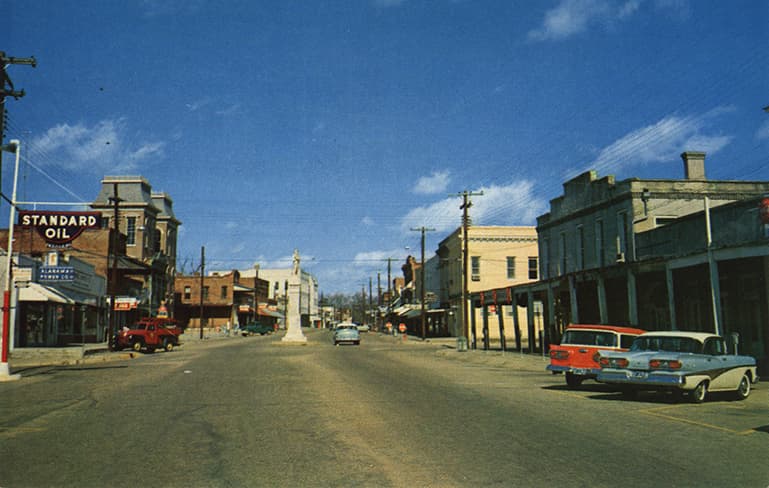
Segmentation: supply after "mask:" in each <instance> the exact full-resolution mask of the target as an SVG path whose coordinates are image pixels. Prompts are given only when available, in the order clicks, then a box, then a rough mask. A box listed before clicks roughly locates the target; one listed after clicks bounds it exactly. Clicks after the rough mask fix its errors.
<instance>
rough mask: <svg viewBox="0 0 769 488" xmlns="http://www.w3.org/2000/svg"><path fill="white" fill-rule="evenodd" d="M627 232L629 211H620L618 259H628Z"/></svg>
mask: <svg viewBox="0 0 769 488" xmlns="http://www.w3.org/2000/svg"><path fill="white" fill-rule="evenodd" d="M627 234H628V226H627V212H620V213H618V214H617V261H624V260H625V259H627V251H628V246H627V241H628V239H627Z"/></svg>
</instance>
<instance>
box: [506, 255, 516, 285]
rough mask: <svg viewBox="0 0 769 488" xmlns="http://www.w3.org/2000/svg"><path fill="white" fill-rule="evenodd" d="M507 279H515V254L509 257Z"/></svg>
mask: <svg viewBox="0 0 769 488" xmlns="http://www.w3.org/2000/svg"><path fill="white" fill-rule="evenodd" d="M507 279H508V280H514V279H515V256H508V257H507Z"/></svg>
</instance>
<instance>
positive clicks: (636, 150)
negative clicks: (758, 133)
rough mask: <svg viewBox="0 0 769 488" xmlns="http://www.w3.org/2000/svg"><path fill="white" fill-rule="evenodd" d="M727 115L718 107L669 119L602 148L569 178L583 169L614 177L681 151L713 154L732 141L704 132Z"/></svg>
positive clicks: (668, 157) (724, 109) (725, 110)
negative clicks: (711, 122)
mask: <svg viewBox="0 0 769 488" xmlns="http://www.w3.org/2000/svg"><path fill="white" fill-rule="evenodd" d="M729 111H732V108H730V107H718V108H716V109H714V110H711V111H709V112H706V113H704V114H701V115H689V116H679V115H669V116H667V117H665V118H663V119H662V120H660V121H658V122H656V123H654V124H651V125H648V126H646V127H641V128H640V129H636V130H634V131H632V132H630V133H628V134H626V135H625V136H623V137H621V138H619V139H617V140H616V141H615V142H613V143H611V144H609V145H608V146H606V147H605V148H603V149H602V150H601V151H600V152H599V154H598V157H597V158H596V159H595V160H593V162H591V163H590V164H589V165H588V166H587V167H586V168H583V169H581V170H577V171H574V172H572V173H571V174H570V175H569V177H571V176H574V175H576V174H579V173H581V172H583V171H585V170H587V169H595V170H597V171H598V172H599V173H603V174H608V173H613V174H616V173H618V172H621V171H622V170H624V169H626V168H628V167H632V166H637V165H644V164H648V163H659V162H669V161H671V160H674V159H675V158H676V157H677V156H678V155H679V154H681V153H682V152H684V151H704V152H707V153H710V154H713V153H716V152H718V151H719V150H721V149H723V148H724V147H725V146H726V145H728V144H729V143H730V142H731V141H732V139H733V137H732V136H727V135H711V134H705V133H704V131H705V130H706V129H707V127H708V126H709V124H710V121H711V120H712V119H713V118H715V117H717V116H718V115H720V114H723V113H725V112H729Z"/></svg>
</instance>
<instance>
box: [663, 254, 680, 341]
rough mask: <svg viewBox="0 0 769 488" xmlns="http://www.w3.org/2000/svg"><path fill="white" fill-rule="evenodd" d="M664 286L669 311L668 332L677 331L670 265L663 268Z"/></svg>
mask: <svg viewBox="0 0 769 488" xmlns="http://www.w3.org/2000/svg"><path fill="white" fill-rule="evenodd" d="M665 285H666V286H667V291H668V310H669V311H670V330H678V326H677V325H676V300H675V289H674V287H673V270H672V269H671V268H670V265H669V264H668V265H666V266H665Z"/></svg>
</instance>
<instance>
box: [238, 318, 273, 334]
mask: <svg viewBox="0 0 769 488" xmlns="http://www.w3.org/2000/svg"><path fill="white" fill-rule="evenodd" d="M272 331H273V327H272V326H270V325H264V324H262V323H261V322H251V323H250V324H246V325H244V326H243V327H241V328H240V333H241V334H243V337H245V336H250V335H254V334H259V335H265V334H272Z"/></svg>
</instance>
